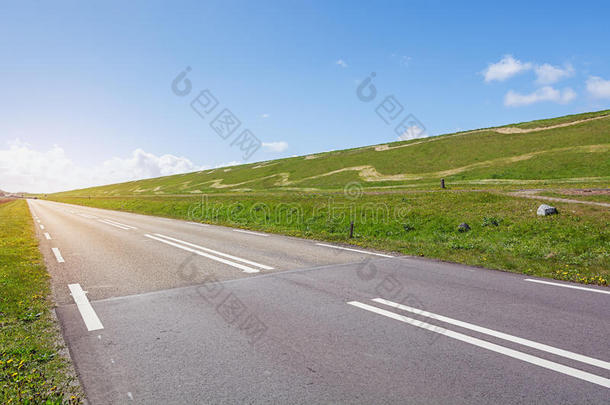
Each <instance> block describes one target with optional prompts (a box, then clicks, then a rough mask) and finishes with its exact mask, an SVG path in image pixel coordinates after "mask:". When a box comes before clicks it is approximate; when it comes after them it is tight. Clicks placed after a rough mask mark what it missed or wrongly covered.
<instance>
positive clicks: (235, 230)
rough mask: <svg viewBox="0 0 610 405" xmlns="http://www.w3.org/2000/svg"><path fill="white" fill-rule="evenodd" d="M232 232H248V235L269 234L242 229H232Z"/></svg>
mask: <svg viewBox="0 0 610 405" xmlns="http://www.w3.org/2000/svg"><path fill="white" fill-rule="evenodd" d="M233 232H241V233H248V234H250V235H257V236H269V235H266V234H264V233H260V232H252V231H246V230H244V229H233Z"/></svg>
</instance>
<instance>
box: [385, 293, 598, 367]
mask: <svg viewBox="0 0 610 405" xmlns="http://www.w3.org/2000/svg"><path fill="white" fill-rule="evenodd" d="M373 301H375V302H378V303H380V304H383V305H387V306H390V307H392V308H397V309H401V310H403V311H407V312H412V313H414V314H417V315H421V316H425V317H428V318H432V319H436V320H438V321H441V322H445V323H449V324H451V325H455V326H459V327H460V328H464V329H470V330H473V331H475V332H479V333H484V334H486V335H490V336H494V337H497V338H499V339H504V340H508V341H510V342H514V343H518V344H520V345H523V346H529V347H532V348H534V349H538V350H541V351H544V352H547V353H552V354H555V355H557V356H562V357H566V358H568V359H572V360H576V361H580V362H582V363H587V364H590V365H592V366H596V367H601V368H605V369H606V370H610V362H607V361H603V360H599V359H595V358H592V357H588V356H584V355H582V354H578V353H573V352H570V351H567V350H563V349H558V348H556V347H553V346H549V345H545V344H543V343H538V342H534V341H533V340H528V339H523V338H520V337H517V336H513V335H509V334H508V333H502V332H498V331H495V330H493V329H488V328H484V327H482V326H477V325H473V324H471V323H467V322H463V321H458V320H457V319H453V318H449V317H446V316H443V315H438V314H435V313H432V312H427V311H423V310H421V309H418V308H413V307H408V306H406V305H402V304H398V303H396V302H392V301H388V300H385V299H383V298H375V299H373Z"/></svg>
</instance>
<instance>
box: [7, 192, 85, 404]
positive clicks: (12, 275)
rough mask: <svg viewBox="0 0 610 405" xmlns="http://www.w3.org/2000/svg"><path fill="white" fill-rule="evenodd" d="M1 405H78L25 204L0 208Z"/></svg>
mask: <svg viewBox="0 0 610 405" xmlns="http://www.w3.org/2000/svg"><path fill="white" fill-rule="evenodd" d="M0 291H2V293H1V295H0V402H1V403H3V404H11V403H22V404H29V403H31V404H39V403H45V404H61V403H80V402H81V400H80V397H81V395H80V394H79V391H78V386H76V385H73V384H72V383H73V381H72V379H71V378H70V377H69V376H68V375H69V373H68V372H67V370H68V363H67V360H66V359H65V358H64V357H63V356H62V355H61V354H60V351H61V347H60V345H59V344H58V342H59V341H60V340H59V339H60V338H59V336H60V334H59V333H60V332H59V329H58V326H57V324H56V322H55V321H54V318H53V316H52V314H51V308H52V305H53V304H52V302H51V300H50V298H49V295H50V287H49V276H48V274H47V272H46V269H45V266H44V264H43V260H42V257H41V254H40V251H39V250H38V242H37V240H36V237H35V235H34V225H33V222H32V218H31V216H30V212H29V209H28V206H27V203H26V202H25V200H15V201H7V200H4V201H2V202H0Z"/></svg>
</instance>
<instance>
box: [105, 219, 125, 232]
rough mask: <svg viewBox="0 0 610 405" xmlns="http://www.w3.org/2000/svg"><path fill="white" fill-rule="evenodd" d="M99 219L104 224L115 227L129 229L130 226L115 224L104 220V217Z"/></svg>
mask: <svg viewBox="0 0 610 405" xmlns="http://www.w3.org/2000/svg"><path fill="white" fill-rule="evenodd" d="M97 221H98V222H101V223H103V224H106V225H110V226H114V227H115V228H121V229H124V230H129V228H127V227H125V226H121V225H117V224H113V223H112V222H108V221H104V220H103V219H98V220H97Z"/></svg>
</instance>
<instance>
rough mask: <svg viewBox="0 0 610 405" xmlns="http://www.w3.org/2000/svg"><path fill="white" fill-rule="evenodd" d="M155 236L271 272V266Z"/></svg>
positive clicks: (163, 236)
mask: <svg viewBox="0 0 610 405" xmlns="http://www.w3.org/2000/svg"><path fill="white" fill-rule="evenodd" d="M155 236H159V237H161V238H165V239H169V240H171V241H174V242H177V243H182V244H183V245H186V246H190V247H193V248H195V249H199V250H203V251H205V252H210V253H213V254H215V255H218V256H223V257H227V258H229V259H231V260H237V261H238V262H242V263H246V264H249V265H251V266H254V267H260V268H261V269H264V270H273V267H271V266H266V265H264V264H260V263H257V262H253V261H251V260H247V259H242V258H241V257H237V256H233V255H230V254H228V253H222V252H219V251H217V250H213V249H209V248H206V247H203V246H199V245H195V244H194V243H190V242H186V241H183V240H180V239H176V238H172V237H170V236H166V235H162V234H160V233H155Z"/></svg>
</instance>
